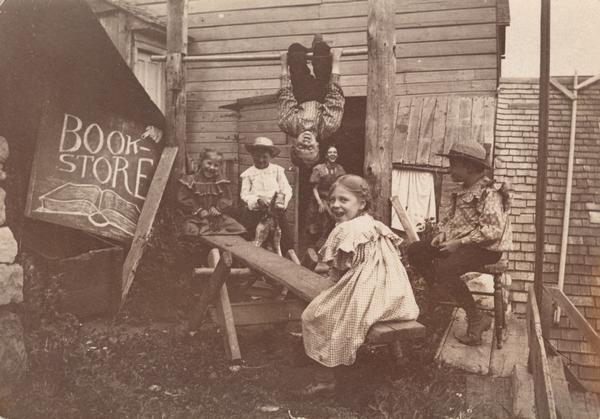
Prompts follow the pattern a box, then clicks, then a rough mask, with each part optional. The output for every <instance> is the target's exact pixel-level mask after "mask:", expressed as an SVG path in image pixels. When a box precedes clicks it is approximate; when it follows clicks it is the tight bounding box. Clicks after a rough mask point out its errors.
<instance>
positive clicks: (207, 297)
mask: <svg viewBox="0 0 600 419" xmlns="http://www.w3.org/2000/svg"><path fill="white" fill-rule="evenodd" d="M211 252H213V253H215V252H216V253H217V254H218V252H219V250H218V249H212V250H211ZM212 259H213V260H218V263H216V266H215V270H214V271H213V273H212V275H211V276H210V278H209V280H208V284H207V286H206V288H205V290H204V292H203V293H202V295H201V296H200V299H199V300H198V303H197V304H196V305H195V306H194V308H193V310H192V312H191V313H190V317H189V320H188V323H187V326H186V330H188V331H190V332H191V331H195V330H197V329H198V327H200V325H201V324H202V321H203V320H204V314H205V313H206V310H207V309H208V305H209V304H211V303H212V302H213V301H215V300H216V299H217V296H218V295H219V291H220V290H221V288H222V287H223V284H224V283H225V280H226V279H227V276H229V271H230V270H231V265H232V263H233V260H232V258H231V253H229V252H227V251H224V252H223V257H221V258H218V256H214V255H213V256H212Z"/></svg>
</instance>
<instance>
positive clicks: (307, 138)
mask: <svg viewBox="0 0 600 419" xmlns="http://www.w3.org/2000/svg"><path fill="white" fill-rule="evenodd" d="M308 51H309V50H308V49H307V48H305V47H304V46H303V45H301V44H298V43H294V44H292V45H290V47H289V48H288V52H287V53H283V54H282V55H281V88H280V90H279V121H278V122H279V128H281V129H282V130H283V131H284V132H285V133H286V134H288V135H290V136H292V137H294V140H293V143H292V150H291V158H292V162H293V163H294V164H295V165H296V166H303V167H306V168H309V169H310V168H312V167H313V166H314V165H316V164H317V163H318V162H319V143H320V142H322V141H323V140H325V139H327V138H328V137H330V136H331V135H333V134H334V133H335V132H336V131H337V130H338V129H339V127H340V124H341V123H342V116H343V114H344V93H343V92H342V88H341V87H340V58H341V55H342V50H341V49H339V48H334V49H333V50H331V51H330V48H329V45H327V44H326V43H325V42H323V40H322V38H321V37H320V36H319V35H315V39H314V40H313V59H312V66H313V71H314V76H313V75H312V74H311V72H310V68H309V67H308V64H307V58H306V53H307V52H308ZM288 67H289V68H288Z"/></svg>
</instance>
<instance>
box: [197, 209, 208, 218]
mask: <svg viewBox="0 0 600 419" xmlns="http://www.w3.org/2000/svg"><path fill="white" fill-rule="evenodd" d="M197 214H198V215H200V217H202V218H206V217H208V211H206V210H205V209H203V210H200V211H199V212H197Z"/></svg>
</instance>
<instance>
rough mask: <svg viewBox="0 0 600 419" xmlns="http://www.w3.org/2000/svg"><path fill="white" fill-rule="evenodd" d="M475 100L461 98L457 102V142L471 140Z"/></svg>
mask: <svg viewBox="0 0 600 419" xmlns="http://www.w3.org/2000/svg"><path fill="white" fill-rule="evenodd" d="M474 99H475V98H470V97H461V98H460V99H459V101H458V140H459V141H463V142H465V141H469V140H470V139H471V123H472V121H473V119H472V117H473V114H472V110H473V100H474Z"/></svg>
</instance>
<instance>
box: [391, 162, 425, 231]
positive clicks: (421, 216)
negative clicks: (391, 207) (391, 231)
mask: <svg viewBox="0 0 600 419" xmlns="http://www.w3.org/2000/svg"><path fill="white" fill-rule="evenodd" d="M394 195H397V196H398V198H399V199H400V202H401V203H402V205H404V208H406V212H407V213H408V216H409V218H410V219H411V221H412V223H413V226H414V227H415V229H416V230H417V231H422V230H423V228H424V227H425V220H427V219H429V218H433V219H434V220H435V184H434V178H433V173H430V172H425V171H419V170H400V169H393V170H392V196H394ZM392 228H395V229H397V230H401V231H404V228H403V227H402V224H401V223H400V220H399V219H398V216H397V215H396V213H395V211H392Z"/></svg>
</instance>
